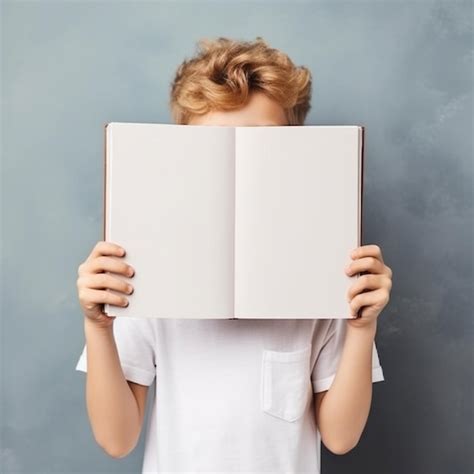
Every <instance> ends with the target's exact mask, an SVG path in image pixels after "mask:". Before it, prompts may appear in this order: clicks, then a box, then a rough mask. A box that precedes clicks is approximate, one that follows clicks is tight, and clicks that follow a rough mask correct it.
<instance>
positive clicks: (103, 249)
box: [89, 240, 125, 258]
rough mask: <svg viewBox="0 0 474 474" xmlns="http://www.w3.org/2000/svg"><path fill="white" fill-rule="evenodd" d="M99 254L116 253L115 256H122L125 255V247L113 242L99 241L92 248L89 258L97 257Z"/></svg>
mask: <svg viewBox="0 0 474 474" xmlns="http://www.w3.org/2000/svg"><path fill="white" fill-rule="evenodd" d="M100 255H116V256H117V257H123V256H124V255H125V249H124V248H123V247H121V246H120V245H118V244H116V243H114V242H108V241H103V240H101V241H99V242H97V244H96V245H95V247H94V248H93V249H92V252H91V254H90V256H89V258H97V257H99V256H100Z"/></svg>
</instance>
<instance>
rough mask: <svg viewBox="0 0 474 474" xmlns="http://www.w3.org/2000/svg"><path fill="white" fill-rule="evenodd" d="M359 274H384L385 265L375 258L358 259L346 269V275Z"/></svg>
mask: <svg viewBox="0 0 474 474" xmlns="http://www.w3.org/2000/svg"><path fill="white" fill-rule="evenodd" d="M361 272H368V273H377V274H386V271H385V265H384V264H383V263H382V262H381V261H380V260H379V259H378V258H375V257H364V258H359V259H357V260H354V261H353V262H351V263H349V265H348V266H347V267H346V273H347V275H355V274H356V273H361Z"/></svg>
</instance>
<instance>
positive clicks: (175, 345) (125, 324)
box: [76, 37, 392, 473]
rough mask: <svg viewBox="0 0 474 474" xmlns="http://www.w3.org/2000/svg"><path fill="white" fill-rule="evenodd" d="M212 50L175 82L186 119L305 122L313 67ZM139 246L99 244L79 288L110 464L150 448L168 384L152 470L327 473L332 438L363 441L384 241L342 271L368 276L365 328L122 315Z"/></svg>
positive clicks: (95, 409)
mask: <svg viewBox="0 0 474 474" xmlns="http://www.w3.org/2000/svg"><path fill="white" fill-rule="evenodd" d="M199 44H200V48H201V49H200V51H199V52H198V53H197V54H196V56H195V57H193V58H191V59H189V60H185V61H184V62H183V63H182V64H181V65H180V67H179V68H178V70H177V73H176V77H175V79H174V81H173V84H172V90H171V103H170V105H171V110H172V114H173V117H174V120H175V122H176V123H179V124H187V125H230V126H255V125H289V126H291V125H303V123H304V120H305V117H306V115H307V113H308V111H309V109H310V103H309V101H310V96H311V75H310V72H309V70H308V69H307V68H305V67H296V66H295V65H294V64H293V63H292V61H291V60H290V59H289V58H288V56H287V55H285V54H284V53H282V52H281V51H279V50H277V49H272V48H270V47H269V46H268V44H267V43H266V42H265V41H263V39H261V38H260V37H258V38H257V39H256V41H253V42H244V41H233V40H230V39H226V38H219V39H217V40H215V41H206V40H202V41H200V43H199ZM321 251H322V252H324V249H321ZM125 252H126V249H123V248H122V247H120V246H119V245H117V244H115V243H112V242H98V243H97V245H96V246H95V247H94V248H93V250H92V252H91V254H90V255H89V256H88V258H87V259H86V260H85V261H84V262H83V263H82V264H81V265H80V266H79V271H78V280H77V288H78V295H79V300H80V304H81V307H82V309H83V312H84V316H85V317H84V330H85V338H86V346H85V347H84V350H83V353H82V354H81V357H80V359H79V361H78V363H77V366H76V369H77V370H82V371H84V372H87V383H86V399H87V409H88V415H89V419H90V423H91V426H92V430H93V433H94V437H95V440H96V441H97V443H98V444H99V445H100V446H101V447H102V448H103V449H104V450H105V451H106V452H107V453H108V454H109V455H110V456H113V457H115V458H121V457H124V456H126V455H127V454H128V453H130V452H131V451H132V450H133V449H134V447H135V446H136V444H137V442H138V439H139V436H140V432H141V429H142V424H143V420H144V414H145V407H146V400H147V392H148V387H149V386H151V384H152V383H153V382H154V381H155V380H156V385H155V393H154V394H153V400H152V403H153V406H152V410H151V416H150V419H149V425H148V426H147V433H146V434H147V437H146V443H145V457H144V461H143V472H144V473H162V472H186V473H189V472H213V473H227V472H245V473H282V472H305V473H319V472H320V442H321V440H322V441H323V442H324V444H325V446H326V447H327V448H328V449H329V450H331V451H332V452H333V453H336V454H344V453H347V452H348V451H350V450H351V449H353V448H354V447H355V446H356V445H357V443H358V441H359V438H360V436H361V434H362V432H363V429H364V427H365V424H366V422H367V417H368V414H369V410H370V405H371V396H372V382H377V381H381V380H384V377H383V372H382V368H381V366H380V364H379V359H378V355H377V350H376V347H375V342H374V338H375V333H376V328H377V318H378V316H379V314H380V313H381V311H382V310H383V308H384V307H385V306H386V305H387V303H388V301H389V294H390V290H391V286H392V283H391V276H392V271H391V269H390V268H389V267H388V266H386V265H385V264H384V262H383V258H382V254H381V250H380V248H379V247H378V246H377V245H364V246H361V247H358V248H357V249H355V250H354V251H353V252H352V253H351V254H350V255H348V256H347V257H348V267H347V268H346V269H343V268H341V269H340V271H341V272H343V271H344V272H346V274H347V275H353V274H356V273H360V272H364V275H363V276H361V277H359V278H358V279H356V281H355V282H354V284H353V285H352V287H351V288H350V290H349V291H348V294H347V297H348V301H349V302H350V307H351V310H352V311H353V314H356V312H357V311H358V310H359V308H361V307H363V308H362V313H361V314H362V317H361V318H359V319H355V320H346V319H343V320H339V319H334V320H332V319H316V320H313V319H303V320H287V319H275V320H268V319H265V320H256V319H253V320H196V319H191V320H183V319H180V320H170V319H146V320H145V319H133V318H114V317H108V316H106V315H105V314H104V313H103V312H102V304H103V303H109V304H113V305H116V306H126V305H127V298H126V296H125V295H127V294H130V293H131V292H132V291H133V286H132V284H133V274H134V273H131V272H133V271H134V270H136V271H137V272H139V271H140V269H139V268H137V269H131V267H130V266H129V265H128V264H127V263H126V253H125ZM124 257H125V258H124ZM105 271H107V272H113V273H114V274H115V276H114V275H111V274H105V273H104V272H105ZM107 288H110V289H113V290H115V291H116V292H118V293H112V292H109V291H106V289H107ZM157 290H158V289H157ZM314 291H315V294H317V293H318V288H315V289H314Z"/></svg>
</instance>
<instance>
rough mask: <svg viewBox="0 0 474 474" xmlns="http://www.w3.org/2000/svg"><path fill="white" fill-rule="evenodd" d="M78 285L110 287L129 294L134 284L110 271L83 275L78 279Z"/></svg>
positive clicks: (100, 287) (81, 286)
mask: <svg viewBox="0 0 474 474" xmlns="http://www.w3.org/2000/svg"><path fill="white" fill-rule="evenodd" d="M77 285H78V287H80V288H98V289H110V290H115V291H120V292H122V293H125V294H127V295H130V294H131V293H132V292H133V286H132V285H130V284H129V283H127V282H126V281H124V280H122V279H121V278H117V277H115V276H113V275H109V274H108V273H90V274H88V275H85V276H82V277H80V278H79V279H78V280H77Z"/></svg>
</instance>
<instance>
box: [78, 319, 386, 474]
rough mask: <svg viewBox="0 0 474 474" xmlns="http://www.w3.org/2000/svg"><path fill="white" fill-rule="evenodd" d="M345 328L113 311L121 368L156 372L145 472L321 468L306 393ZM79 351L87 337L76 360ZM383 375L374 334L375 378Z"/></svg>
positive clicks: (322, 386)
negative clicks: (137, 316)
mask: <svg viewBox="0 0 474 474" xmlns="http://www.w3.org/2000/svg"><path fill="white" fill-rule="evenodd" d="M345 329H346V320H344V319H299V320H289V319H264V320H261V319H259V320H257V319H251V320H247V319H237V320H229V319H227V320H221V319H219V320H216V319H209V320H208V319H205V320H196V319H177V320H174V319H135V318H125V317H117V318H116V319H115V321H114V335H115V340H116V344H117V349H118V353H119V357H120V361H121V365H122V370H123V373H124V376H125V378H126V379H127V380H130V381H132V382H136V383H139V384H142V385H148V386H149V385H151V384H152V383H153V382H154V381H155V379H156V391H155V397H154V399H153V401H152V403H153V406H152V409H151V414H150V417H149V423H148V426H147V432H146V440H145V454H144V460H143V470H142V472H143V473H167V472H175V473H176V472H185V473H194V472H199V473H203V472H207V473H219V474H223V473H227V472H240V473H247V474H250V473H258V474H260V473H274V474H276V473H311V474H318V473H320V449H321V446H320V443H321V438H320V434H319V431H318V430H317V427H316V422H315V414H314V402H313V396H312V393H313V392H321V391H324V390H328V389H329V387H330V386H331V383H332V381H333V379H334V377H335V374H336V370H337V366H338V362H339V359H340V356H341V352H342V348H343V345H344V335H345ZM86 357H87V347H86V346H84V350H83V352H82V354H81V357H80V358H79V361H78V363H77V365H76V370H81V371H84V372H85V371H87V365H86ZM382 380H384V376H383V372H382V367H381V366H380V363H379V358H378V354H377V349H376V346H375V343H374V346H373V351H372V381H373V382H378V381H382ZM150 393H151V391H150Z"/></svg>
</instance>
